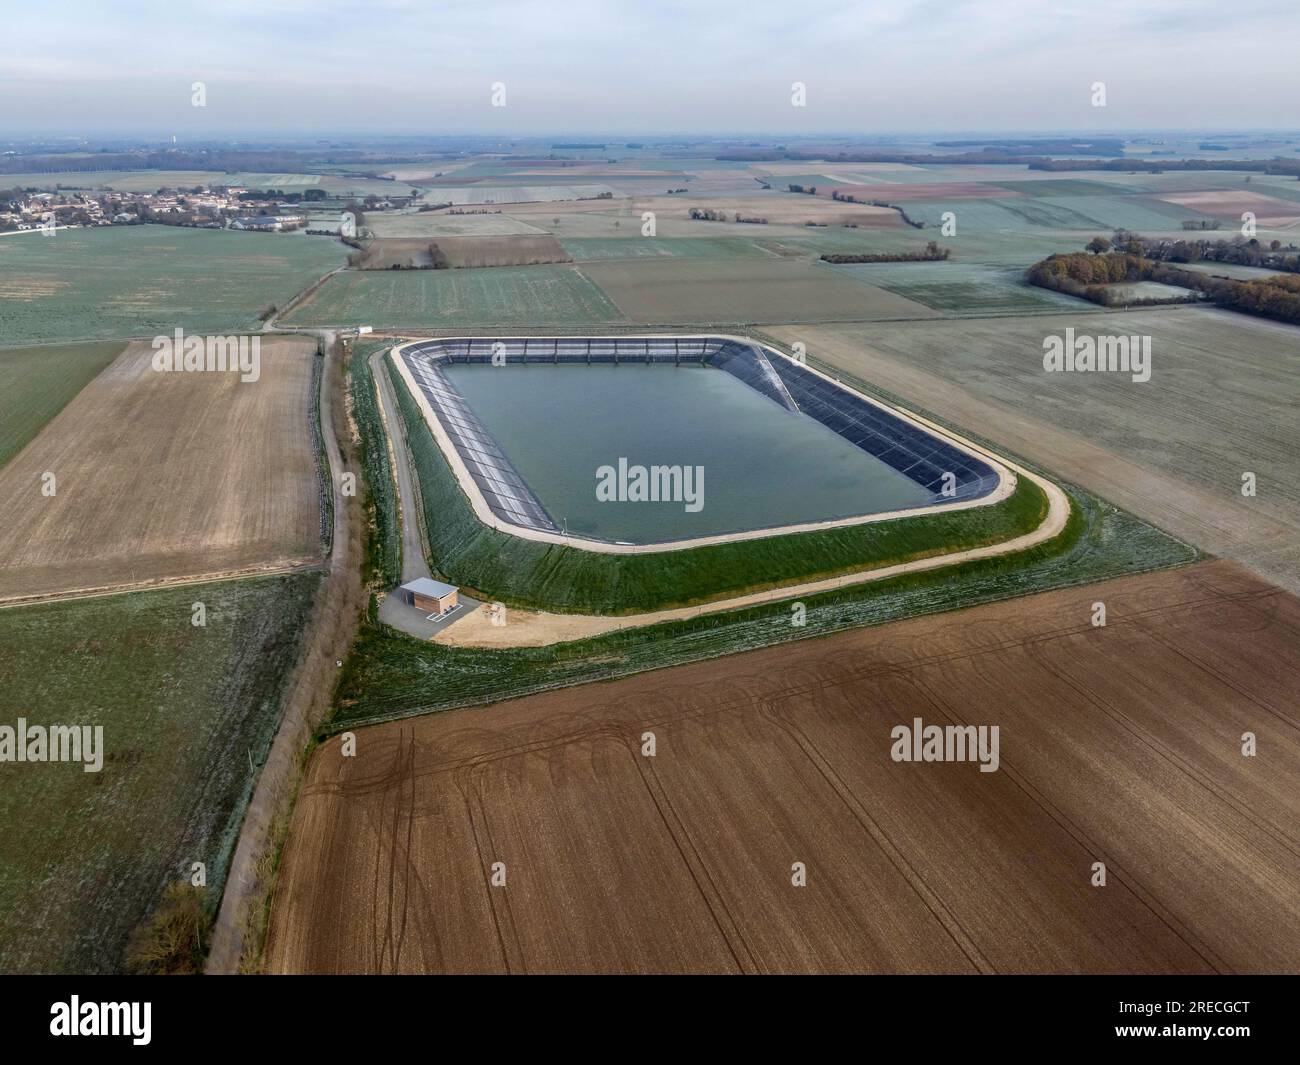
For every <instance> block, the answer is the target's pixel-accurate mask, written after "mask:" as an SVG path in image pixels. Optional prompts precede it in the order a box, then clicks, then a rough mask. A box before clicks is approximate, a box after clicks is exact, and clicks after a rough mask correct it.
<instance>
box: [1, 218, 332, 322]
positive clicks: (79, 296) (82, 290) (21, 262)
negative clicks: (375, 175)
mask: <svg viewBox="0 0 1300 1065" xmlns="http://www.w3.org/2000/svg"><path fill="white" fill-rule="evenodd" d="M345 250H346V249H345V248H344V247H343V246H342V245H341V244H339V243H337V242H336V241H332V240H328V239H326V238H324V237H308V236H304V235H302V234H300V233H299V234H280V233H235V232H229V231H225V230H203V229H181V228H179V227H175V226H112V227H106V228H101V229H67V230H59V231H58V232H56V233H55V234H54V235H53V236H44V235H41V234H36V233H24V234H21V235H19V236H10V237H3V238H0V337H3V343H5V344H15V345H16V344H21V343H25V342H31V343H40V342H46V341H49V342H53V341H70V340H99V339H106V338H109V337H125V336H154V335H158V334H170V333H171V332H172V331H173V330H174V329H175V328H177V327H178V326H179V327H181V328H183V329H185V330H186V331H188V332H203V331H214V332H233V331H236V330H248V329H255V328H257V327H258V325H259V320H258V313H259V311H260V310H261V309H262V308H264V307H267V306H268V305H271V304H275V305H280V304H283V303H286V302H287V301H288V300H289V299H290V298H291V297H292V296H294V295H295V294H296V293H297V292H299V291H301V290H302V289H303V288H305V287H306V286H307V285H309V284H310V283H311V282H312V281H313V280H315V279H316V278H318V277H320V276H322V275H323V274H325V273H327V272H328V271H329V270H331V269H333V268H334V267H336V266H339V265H341V264H342V262H343V261H344V256H343V252H344V251H345Z"/></svg>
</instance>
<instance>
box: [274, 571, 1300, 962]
mask: <svg viewBox="0 0 1300 1065" xmlns="http://www.w3.org/2000/svg"><path fill="white" fill-rule="evenodd" d="M1096 600H1103V601H1104V602H1105V603H1106V604H1107V609H1108V612H1109V617H1108V624H1107V626H1106V627H1104V628H1094V627H1092V625H1091V623H1090V615H1091V611H1092V604H1093V602H1094V601H1096ZM1298 636H1300V599H1297V598H1295V597H1294V596H1291V595H1289V594H1288V593H1286V592H1283V591H1281V590H1279V589H1277V588H1275V587H1273V586H1270V585H1266V584H1264V583H1262V582H1260V581H1258V580H1257V579H1256V578H1254V577H1252V576H1250V575H1248V574H1247V573H1245V571H1243V570H1241V569H1240V568H1238V567H1236V566H1235V565H1233V564H1231V563H1226V562H1215V563H1208V564H1203V565H1200V566H1196V567H1191V568H1187V569H1183V570H1176V571H1170V572H1166V573H1162V574H1154V575H1148V576H1143V577H1134V578H1127V579H1124V580H1121V581H1115V582H1111V583H1109V584H1103V585H1094V586H1092V587H1089V588H1083V589H1073V590H1068V591H1060V592H1053V593H1048V594H1044V595H1039V596H1033V597H1030V598H1026V599H1021V600H1017V601H1015V602H1010V603H1003V604H994V605H989V606H985V607H980V608H977V609H974V610H969V611H964V612H959V613H956V614H950V615H943V616H939V617H935V618H920V619H915V620H913V621H907V622H901V623H898V624H895V625H890V626H885V627H881V628H876V629H864V630H858V631H854V632H849V633H843V634H839V635H836V636H832V637H828V638H826V639H823V640H816V641H809V642H804V643H799V644H794V645H787V646H783V647H776V648H769V649H766V650H763V651H758V652H753V653H750V654H744V655H737V656H734V657H731V658H727V659H724V660H720V661H714V662H708V663H701V664H698V665H691V666H684V667H680V668H677V669H672V670H666V671H662V672H658V673H651V674H644V675H640V676H637V677H632V678H628V679H625V680H622V681H617V682H613V683H608V684H597V685H589V686H586V687H580V688H573V689H569V690H566V691H561V692H555V693H551V694H546V695H541V696H536V697H531V698H527V699H522V700H516V701H513V702H509V703H504V704H500V705H498V706H495V707H492V708H489V709H485V710H465V711H456V712H451V713H446V714H442V715H433V716H429V717H425V718H420V719H414V720H411V721H407V722H398V723H393V724H390V725H384V726H378V727H375V728H371V729H366V730H363V731H361V732H359V733H358V735H357V755H356V757H355V758H352V759H345V758H343V757H341V755H340V747H339V740H337V739H335V740H332V741H330V742H329V743H327V744H324V745H323V746H322V747H320V748H319V749H318V750H317V751H316V753H315V755H314V757H313V759H312V762H311V764H310V766H309V768H308V773H307V778H306V781H305V783H304V786H303V790H302V793H301V797H300V800H299V803H298V806H297V810H296V813H295V818H294V823H293V827H292V830H291V833H290V837H289V841H288V845H287V847H286V850H285V854H284V859H285V864H284V867H283V870H282V873H281V878H280V881H279V886H278V889H277V897H276V902H275V907H274V911H273V915H272V927H271V939H270V943H269V947H268V958H269V967H270V969H271V970H272V971H288V972H299V971H303V972H342V971H346V972H392V971H403V972H467V971H493V972H499V971H513V972H519V971H529V972H539V971H564V972H576V971H580V972H589V971H597V972H608V971H710V972H726V971H746V972H754V971H793V972H798V971H845V970H848V971H864V972H882V971H887V972H917V971H921V972H941V971H942V972H947V971H953V972H1077V971H1089V972H1180V973H1181V972H1188V973H1190V972H1204V971H1212V970H1219V971H1288V972H1295V971H1300V912H1298V911H1297V910H1296V907H1295V905H1294V900H1295V899H1296V898H1297V897H1300V827H1298V826H1300V721H1298V720H1297V715H1296V710H1295V706H1296V694H1297V691H1296V687H1297V685H1296V680H1295V678H1296V677H1297V675H1300V640H1298V639H1297V637H1298ZM913 717H921V718H923V719H924V720H925V722H926V723H934V724H941V725H942V724H955V723H968V724H973V725H980V724H986V725H998V726H999V727H1000V729H1001V767H1000V769H999V770H998V771H997V772H993V773H981V772H979V771H978V767H977V766H975V765H973V764H970V763H962V764H938V763H928V764H905V763H897V762H894V761H892V760H891V759H890V757H889V751H890V729H891V728H893V727H894V726H895V725H898V724H907V723H909V722H910V721H911V720H912V718H913ZM1248 730H1249V731H1252V732H1254V733H1256V735H1257V736H1258V742H1259V753H1258V756H1257V757H1255V758H1244V757H1242V755H1241V753H1240V743H1241V734H1242V733H1243V732H1245V731H1248ZM646 731H653V732H654V733H655V735H656V738H657V745H658V749H657V753H656V755H655V757H653V758H647V757H643V756H642V754H641V751H640V747H641V743H642V735H643V733H644V732H646ZM497 861H501V862H504V863H506V875H507V881H506V885H505V886H504V887H491V886H489V884H488V876H489V867H490V866H491V864H492V863H493V862H497ZM796 861H799V862H804V863H806V866H807V870H808V886H807V887H803V888H797V887H793V886H792V885H791V882H790V876H791V864H792V863H793V862H796ZM1096 861H1103V862H1105V863H1106V866H1107V870H1108V885H1107V886H1106V887H1104V888H1100V887H1092V886H1091V885H1090V883H1089V878H1090V874H1091V867H1092V863H1093V862H1096Z"/></svg>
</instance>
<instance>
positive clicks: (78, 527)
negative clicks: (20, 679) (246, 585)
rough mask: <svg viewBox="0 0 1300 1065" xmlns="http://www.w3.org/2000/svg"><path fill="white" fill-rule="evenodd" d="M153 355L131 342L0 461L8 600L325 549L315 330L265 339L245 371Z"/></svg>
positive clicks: (235, 569)
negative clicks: (244, 374)
mask: <svg viewBox="0 0 1300 1065" xmlns="http://www.w3.org/2000/svg"><path fill="white" fill-rule="evenodd" d="M153 354H154V352H153V349H152V347H151V345H150V344H149V343H148V342H145V341H137V342H135V343H132V344H130V345H129V346H128V347H127V348H126V350H125V351H123V352H122V354H121V355H119V356H118V357H117V359H116V360H115V361H114V362H113V363H112V364H111V365H109V366H108V367H107V368H106V369H105V370H104V371H103V372H102V373H100V374H99V376H98V377H96V378H95V379H94V380H93V381H92V382H91V383H90V384H88V385H87V386H86V387H85V388H84V389H82V390H81V392H80V393H78V394H77V396H76V397H75V398H74V399H73V400H72V401H71V402H70V403H69V404H68V405H67V406H66V407H65V408H64V409H63V410H62V411H61V412H60V413H59V414H58V415H57V416H56V417H55V418H54V419H52V420H51V421H50V422H49V423H48V424H47V425H46V426H45V427H44V428H43V429H42V430H41V432H40V433H39V434H37V436H36V437H34V438H33V439H32V440H31V441H30V442H29V443H28V444H27V446H26V447H25V448H24V449H23V450H22V451H21V452H19V454H18V455H17V456H16V457H15V458H14V459H13V460H12V461H11V462H10V463H9V464H8V465H7V466H5V467H4V469H3V470H0V498H3V499H4V500H5V503H6V506H7V508H8V509H7V512H6V515H5V521H4V522H2V523H0V600H6V599H8V600H12V599H19V598H26V597H35V596H43V595H53V594H58V593H71V592H78V591H89V590H97V589H105V588H114V587H121V586H128V585H136V584H151V583H158V582H164V581H171V580H177V579H181V578H190V577H206V576H216V575H222V574H232V573H243V572H255V571H263V570H272V569H281V568H286V567H289V566H293V565H297V564H302V563H307V562H312V561H315V560H316V559H318V557H319V554H320V502H319V498H320V497H319V488H318V478H317V472H316V445H315V442H314V440H313V436H312V431H311V423H310V420H309V411H310V408H311V404H312V403H313V401H314V394H313V391H312V387H311V386H312V363H313V362H314V361H315V342H314V341H309V340H304V339H301V338H289V337H262V338H261V375H260V379H259V380H257V381H255V382H248V383H243V382H241V381H240V378H239V375H238V374H236V373H231V372H229V371H226V372H188V373H186V372H182V373H176V372H172V373H158V372H155V371H154V370H153V368H152V365H151V362H152V357H153ZM47 473H48V474H53V476H54V480H53V482H52V484H53V488H54V493H53V494H52V495H47V494H45V492H43V490H42V489H43V486H44V485H46V484H49V483H51V482H50V481H49V480H48V478H46V476H45V475H46V474H47Z"/></svg>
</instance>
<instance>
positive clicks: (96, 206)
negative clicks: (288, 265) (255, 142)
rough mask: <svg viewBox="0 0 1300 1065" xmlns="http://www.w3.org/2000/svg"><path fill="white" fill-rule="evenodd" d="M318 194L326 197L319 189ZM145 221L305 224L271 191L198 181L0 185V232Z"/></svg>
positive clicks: (255, 226)
mask: <svg viewBox="0 0 1300 1065" xmlns="http://www.w3.org/2000/svg"><path fill="white" fill-rule="evenodd" d="M311 191H314V190H309V192H308V193H307V194H304V195H303V196H302V197H301V198H302V199H303V200H304V201H305V200H308V199H310V198H313V197H311V196H310V192H311ZM320 198H322V199H323V198H324V196H323V194H322V195H321V197H320ZM369 199H373V197H369ZM373 206H379V204H375V205H373ZM383 206H384V207H386V206H388V205H387V204H384V205H383ZM380 209H383V207H380ZM146 223H149V224H152V225H164V226H187V227H191V228H197V229H236V230H252V231H256V232H279V231H287V230H293V229H298V228H300V227H301V226H304V225H306V223H307V213H306V212H305V211H304V210H303V209H302V208H301V207H298V206H296V205H294V204H293V203H286V202H284V199H283V197H279V198H276V197H275V196H274V193H266V192H253V191H250V190H249V189H246V188H241V187H239V186H236V185H211V186H209V185H197V186H194V187H193V188H181V189H166V188H164V189H159V190H158V191H156V192H115V191H112V190H94V191H90V190H86V191H73V190H61V191H58V192H35V191H24V190H21V189H3V188H0V233H9V232H15V231H22V230H35V229H42V228H44V229H50V228H60V229H61V228H65V227H66V228H69V229H74V228H78V227H94V226H130V225H143V224H146Z"/></svg>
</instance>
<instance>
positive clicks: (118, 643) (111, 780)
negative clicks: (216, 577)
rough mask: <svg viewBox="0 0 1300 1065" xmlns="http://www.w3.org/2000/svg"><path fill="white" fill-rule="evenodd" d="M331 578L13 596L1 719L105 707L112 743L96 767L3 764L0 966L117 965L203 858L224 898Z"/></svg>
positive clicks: (75, 715) (34, 720) (65, 720)
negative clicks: (23, 599) (307, 630)
mask: <svg viewBox="0 0 1300 1065" xmlns="http://www.w3.org/2000/svg"><path fill="white" fill-rule="evenodd" d="M318 580H319V576H318V574H316V573H314V572H312V573H300V574H295V575H292V576H284V577H268V578H260V579H257V580H243V581H225V582H220V583H215V584H206V585H197V586H192V587H189V588H176V589H169V590H166V591H151V592H136V593H132V594H129V595H116V596H105V597H102V598H92V599H81V600H73V601H68V602H61V603H48V604H41V605H35V606H26V607H18V608H12V609H6V610H0V691H3V692H4V705H5V711H4V714H3V721H2V722H0V723H3V724H5V725H8V726H10V727H16V724H17V720H16V719H17V718H18V717H20V716H21V717H23V718H25V719H26V720H27V722H28V723H29V724H32V725H35V724H43V725H50V724H63V725H91V726H94V725H102V726H103V730H104V731H103V743H104V752H105V753H104V761H103V768H102V770H101V771H100V772H97V773H87V772H85V771H84V770H83V768H82V767H81V765H79V764H68V763H62V762H43V763H37V762H32V763H24V764H16V763H10V764H6V765H5V766H4V767H3V768H4V772H3V773H2V774H0V818H3V821H4V825H5V831H4V832H3V833H0V969H3V970H4V971H5V972H11V973H12V972H24V973H26V972H76V973H99V972H110V971H114V970H117V969H119V967H120V966H121V961H122V951H123V948H124V945H125V943H126V940H127V937H128V936H129V934H130V932H131V930H132V928H133V927H135V926H136V925H137V924H138V923H139V922H140V921H141V920H142V919H143V918H144V917H145V916H146V915H147V914H148V912H149V911H150V910H151V908H152V907H153V906H154V904H155V903H156V901H157V899H158V898H159V895H160V893H161V891H162V889H163V886H164V885H165V884H166V883H167V882H169V881H174V880H176V879H178V878H181V877H182V876H184V877H186V878H188V876H189V872H190V866H191V863H193V862H203V863H205V864H206V866H207V892H206V899H207V903H208V905H209V907H214V906H215V905H216V902H217V900H218V899H219V898H220V894H221V890H222V884H223V882H224V879H225V875H226V869H227V867H228V864H229V860H230V855H231V853H232V850H233V847H234V841H235V838H236V836H237V834H238V831H239V826H240V823H241V821H242V819H243V813H244V808H245V805H246V803H247V801H248V797H249V795H250V794H251V792H252V787H253V783H254V781H255V779H256V776H257V773H258V772H259V771H260V768H261V762H262V760H263V758H264V757H265V755H266V752H267V751H268V749H269V747H270V743H271V738H272V736H273V735H274V732H275V729H276V726H277V723H278V721H279V715H280V699H281V696H282V693H283V689H284V685H285V681H286V677H287V676H288V673H289V670H290V667H291V666H292V665H293V662H294V660H295V658H296V655H297V650H298V637H299V634H300V633H301V632H302V629H303V627H304V625H305V623H306V615H307V610H308V607H309V604H310V602H311V599H312V596H313V594H314V591H315V588H316V586H317V583H318ZM195 602H203V603H204V604H205V605H206V608H207V624H206V625H205V626H203V627H196V626H194V625H193V624H192V623H191V619H192V610H193V606H192V604H193V603H195Z"/></svg>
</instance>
